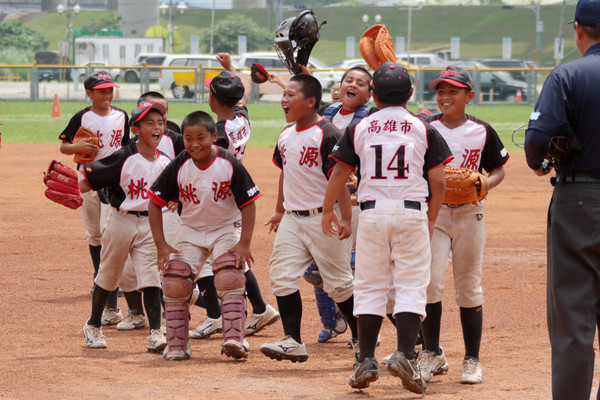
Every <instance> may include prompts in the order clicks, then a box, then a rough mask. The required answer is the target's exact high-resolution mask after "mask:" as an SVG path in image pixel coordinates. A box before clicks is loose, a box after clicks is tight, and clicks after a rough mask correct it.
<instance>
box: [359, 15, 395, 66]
mask: <svg viewBox="0 0 600 400" xmlns="http://www.w3.org/2000/svg"><path fill="white" fill-rule="evenodd" d="M358 48H359V49H360V54H362V56H363V58H364V59H365V62H366V63H367V64H368V65H369V68H371V69H372V70H376V69H377V68H378V67H379V66H380V65H382V64H383V63H385V62H386V61H391V62H394V63H395V62H396V53H395V52H394V43H393V42H392V37H391V36H390V33H389V31H388V30H387V28H386V27H385V26H383V25H380V24H378V25H373V26H372V27H370V28H369V29H367V30H366V31H365V33H363V35H362V37H361V38H360V41H359V42H358Z"/></svg>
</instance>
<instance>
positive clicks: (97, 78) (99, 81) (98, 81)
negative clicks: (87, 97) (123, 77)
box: [83, 70, 119, 90]
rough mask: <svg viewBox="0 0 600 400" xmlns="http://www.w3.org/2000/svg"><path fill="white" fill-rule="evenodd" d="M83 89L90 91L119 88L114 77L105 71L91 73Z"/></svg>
mask: <svg viewBox="0 0 600 400" xmlns="http://www.w3.org/2000/svg"><path fill="white" fill-rule="evenodd" d="M83 87H84V88H85V89H86V90H88V89H104V88H111V87H119V86H117V84H115V82H114V81H113V79H112V76H110V74H109V73H108V72H106V71H104V70H97V71H94V72H93V73H91V74H90V75H89V76H88V77H87V78H86V79H85V82H83Z"/></svg>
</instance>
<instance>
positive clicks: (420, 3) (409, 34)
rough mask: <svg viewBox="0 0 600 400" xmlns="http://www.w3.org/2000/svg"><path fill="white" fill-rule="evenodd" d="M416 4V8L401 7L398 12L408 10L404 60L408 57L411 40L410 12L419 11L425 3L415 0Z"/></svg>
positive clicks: (422, 0) (423, 0) (421, 0)
mask: <svg viewBox="0 0 600 400" xmlns="http://www.w3.org/2000/svg"><path fill="white" fill-rule="evenodd" d="M417 3H418V4H419V5H418V6H417V7H413V6H408V7H401V8H399V10H400V11H402V10H408V36H407V38H406V56H407V57H406V58H407V59H408V56H410V40H411V36H412V12H413V10H420V9H422V8H423V3H425V0H417Z"/></svg>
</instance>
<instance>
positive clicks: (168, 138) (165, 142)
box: [157, 128, 185, 160]
mask: <svg viewBox="0 0 600 400" xmlns="http://www.w3.org/2000/svg"><path fill="white" fill-rule="evenodd" d="M157 149H158V150H159V151H160V152H161V153H163V154H164V155H166V156H167V157H169V158H170V159H171V160H172V159H174V158H175V156H176V155H177V154H179V153H181V152H182V151H183V150H184V149H185V146H184V144H183V136H181V134H180V133H177V132H175V131H173V130H171V129H169V128H165V133H164V134H163V136H162V138H161V139H160V142H159V143H158V147H157Z"/></svg>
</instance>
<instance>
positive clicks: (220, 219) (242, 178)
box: [150, 147, 261, 230]
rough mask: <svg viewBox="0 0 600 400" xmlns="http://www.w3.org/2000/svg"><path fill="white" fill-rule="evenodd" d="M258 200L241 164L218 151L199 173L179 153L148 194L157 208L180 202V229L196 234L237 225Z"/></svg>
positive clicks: (185, 157)
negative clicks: (183, 228) (243, 210)
mask: <svg viewBox="0 0 600 400" xmlns="http://www.w3.org/2000/svg"><path fill="white" fill-rule="evenodd" d="M260 196H261V193H260V191H259V190H258V187H257V186H256V185H255V184H254V182H253V181H252V178H251V177H250V174H249V173H248V171H247V170H246V168H244V166H243V165H242V163H241V162H239V161H238V160H237V158H235V157H234V156H233V155H232V154H231V153H229V152H227V151H226V150H224V149H223V148H220V147H218V153H217V157H216V158H215V160H214V161H213V162H212V163H211V164H210V165H209V166H208V167H206V168H203V169H200V168H198V167H197V166H196V164H195V163H194V160H193V159H192V157H191V156H190V154H189V153H188V152H187V151H184V152H181V153H180V154H179V155H178V156H177V157H175V159H174V160H173V161H172V162H171V164H169V166H168V167H167V168H165V170H164V172H163V173H162V174H161V175H160V177H159V178H158V179H157V180H156V182H154V184H153V185H152V188H151V190H150V198H151V200H152V202H154V203H155V204H157V205H158V206H160V207H164V206H165V205H167V203H168V202H169V201H170V200H173V201H180V202H181V204H182V209H181V223H182V225H185V226H189V227H191V228H193V229H196V230H202V229H206V228H214V227H219V226H224V225H233V224H237V223H239V222H240V221H241V218H242V213H241V211H240V210H241V209H242V208H244V207H245V206H246V205H248V204H250V203H251V202H253V201H255V200H256V199H258V198H259V197H260Z"/></svg>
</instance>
